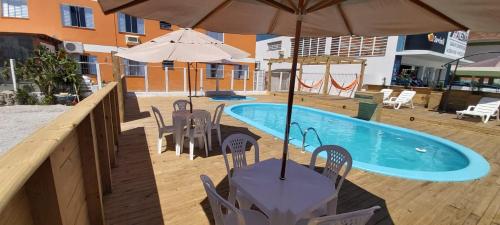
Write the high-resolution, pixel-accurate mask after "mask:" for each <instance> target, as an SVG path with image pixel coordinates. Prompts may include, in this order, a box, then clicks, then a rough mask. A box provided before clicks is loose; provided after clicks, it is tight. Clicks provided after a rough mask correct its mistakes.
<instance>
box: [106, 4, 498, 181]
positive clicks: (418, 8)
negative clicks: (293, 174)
mask: <svg viewBox="0 0 500 225" xmlns="http://www.w3.org/2000/svg"><path fill="white" fill-rule="evenodd" d="M99 3H100V5H101V7H102V9H103V10H104V13H106V14H109V13H113V12H117V11H122V12H125V13H127V14H130V15H134V16H138V17H143V18H148V19H156V20H162V21H168V22H170V23H173V24H176V25H179V26H182V27H191V28H196V27H200V28H204V29H207V30H211V31H218V32H227V33H240V34H277V35H287V36H294V37H295V40H294V44H295V46H299V41H300V37H301V36H339V35H364V36H375V35H399V34H417V33H427V32H439V31H452V30H468V29H472V30H474V31H485V32H500V23H498V21H500V3H499V1H498V0H475V1H471V0H203V1H199V0H168V1H165V0H99ZM298 49H299V48H294V52H293V61H292V62H293V63H292V69H291V78H290V87H294V86H295V75H296V71H297V55H298ZM293 92H294V90H293V88H291V89H290V91H289V93H288V108H287V117H286V128H285V137H284V145H283V158H282V160H283V163H282V169H281V177H280V178H281V179H284V178H285V169H286V168H285V166H286V158H287V154H288V139H289V131H290V122H291V121H290V120H291V112H292V105H293Z"/></svg>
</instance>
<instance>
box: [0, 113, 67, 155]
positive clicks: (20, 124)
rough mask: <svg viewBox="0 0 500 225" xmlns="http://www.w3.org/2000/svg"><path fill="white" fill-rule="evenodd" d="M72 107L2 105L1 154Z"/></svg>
mask: <svg viewBox="0 0 500 225" xmlns="http://www.w3.org/2000/svg"><path fill="white" fill-rule="evenodd" d="M70 108H71V107H68V106H64V105H50V106H42V105H16V106H2V107H0V155H2V154H3V153H5V152H6V151H7V150H9V149H10V148H12V147H14V146H15V145H16V144H17V143H19V142H21V141H22V140H23V139H24V138H26V137H28V136H29V135H30V134H32V133H33V132H35V131H36V130H38V129H39V128H41V127H43V126H45V125H46V124H47V123H49V122H50V121H51V120H53V119H54V118H56V117H57V116H59V115H60V114H61V113H63V112H65V111H67V110H69V109H70Z"/></svg>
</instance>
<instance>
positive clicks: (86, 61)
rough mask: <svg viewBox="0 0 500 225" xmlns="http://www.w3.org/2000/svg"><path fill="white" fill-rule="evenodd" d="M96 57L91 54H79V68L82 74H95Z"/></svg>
mask: <svg viewBox="0 0 500 225" xmlns="http://www.w3.org/2000/svg"><path fill="white" fill-rule="evenodd" d="M96 64H97V57H96V56H93V55H80V70H81V73H82V74H93V75H95V74H97V65H96Z"/></svg>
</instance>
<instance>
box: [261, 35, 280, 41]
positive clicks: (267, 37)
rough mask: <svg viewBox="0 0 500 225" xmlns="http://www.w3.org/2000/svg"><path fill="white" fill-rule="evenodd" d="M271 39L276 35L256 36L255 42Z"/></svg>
mask: <svg viewBox="0 0 500 225" xmlns="http://www.w3.org/2000/svg"><path fill="white" fill-rule="evenodd" d="M273 37H276V35H271V34H257V41H262V40H266V39H269V38H273Z"/></svg>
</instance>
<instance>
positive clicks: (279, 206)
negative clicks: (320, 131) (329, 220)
mask: <svg viewBox="0 0 500 225" xmlns="http://www.w3.org/2000/svg"><path fill="white" fill-rule="evenodd" d="M280 169H281V160H278V159H268V160H265V161H261V162H259V163H257V164H255V165H252V166H250V167H248V168H244V169H238V170H237V171H235V173H234V175H233V177H232V178H231V181H232V184H234V185H235V187H236V189H237V190H238V191H240V192H241V193H242V194H243V195H244V196H245V198H246V199H247V200H248V201H250V202H252V203H253V204H255V205H256V206H257V207H259V209H261V210H262V211H263V212H264V213H265V214H266V215H267V216H268V217H269V220H270V223H271V224H272V225H290V224H295V223H296V222H297V221H298V220H299V219H301V218H303V217H306V216H309V215H311V213H312V212H313V211H314V210H316V209H318V208H320V207H322V206H323V205H325V204H327V202H329V201H330V200H332V199H333V198H334V188H335V187H334V185H333V182H332V181H331V180H330V179H328V178H327V177H325V176H323V175H321V174H319V173H317V172H315V171H313V170H311V169H309V168H307V167H305V166H303V165H300V164H298V163H296V162H294V161H291V160H288V161H287V167H286V180H280V179H279V177H280Z"/></svg>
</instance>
